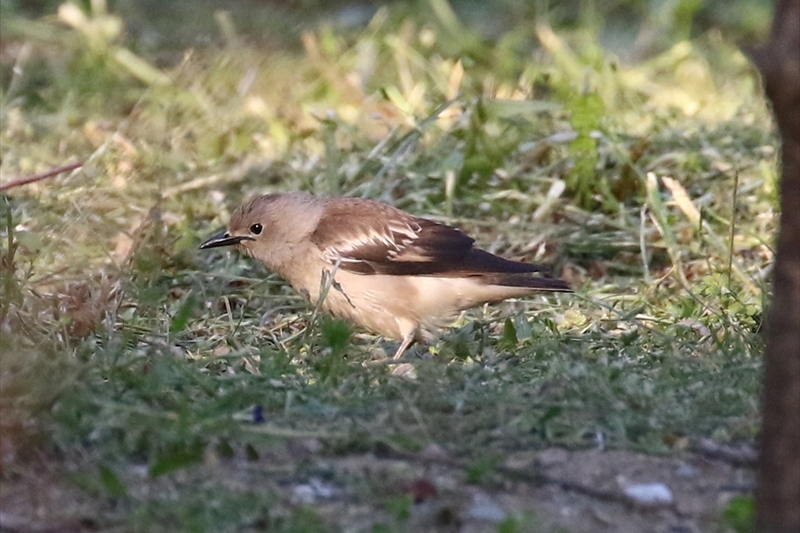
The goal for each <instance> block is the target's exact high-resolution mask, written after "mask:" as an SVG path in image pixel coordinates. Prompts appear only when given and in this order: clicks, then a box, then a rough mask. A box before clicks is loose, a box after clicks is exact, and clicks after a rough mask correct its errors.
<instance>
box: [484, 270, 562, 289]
mask: <svg viewBox="0 0 800 533" xmlns="http://www.w3.org/2000/svg"><path fill="white" fill-rule="evenodd" d="M478 277H479V279H480V281H481V282H482V283H484V284H486V285H495V286H501V287H520V288H525V289H535V290H539V291H550V292H572V289H571V288H570V286H569V283H567V282H566V281H564V280H563V279H557V278H543V277H538V276H531V275H530V274H522V273H512V274H483V275H481V276H478Z"/></svg>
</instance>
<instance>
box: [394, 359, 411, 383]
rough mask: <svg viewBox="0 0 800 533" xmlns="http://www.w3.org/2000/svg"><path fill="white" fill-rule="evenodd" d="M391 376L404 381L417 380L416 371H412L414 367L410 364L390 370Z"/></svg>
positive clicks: (400, 365) (403, 364)
mask: <svg viewBox="0 0 800 533" xmlns="http://www.w3.org/2000/svg"><path fill="white" fill-rule="evenodd" d="M392 375H393V376H397V377H401V378H406V379H417V371H416V370H414V365H412V364H411V363H402V364H399V365H397V366H396V367H395V368H394V370H392Z"/></svg>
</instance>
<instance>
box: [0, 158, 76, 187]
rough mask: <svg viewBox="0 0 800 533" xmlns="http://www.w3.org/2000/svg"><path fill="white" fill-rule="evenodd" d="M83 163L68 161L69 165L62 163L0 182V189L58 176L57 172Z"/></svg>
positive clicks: (65, 170)
mask: <svg viewBox="0 0 800 533" xmlns="http://www.w3.org/2000/svg"><path fill="white" fill-rule="evenodd" d="M82 166H83V163H81V162H78V163H70V164H69V165H64V166H61V167H56V168H52V169H50V170H48V171H47V172H43V173H41V174H34V175H33V176H26V177H24V178H18V179H15V180H11V181H9V182H6V183H0V191H7V190H8V189H11V188H13V187H19V186H21V185H27V184H29V183H35V182H37V181H42V180H46V179H47V178H52V177H53V176H58V175H59V174H63V173H64V172H69V171H71V170H75V169H78V168H81V167H82Z"/></svg>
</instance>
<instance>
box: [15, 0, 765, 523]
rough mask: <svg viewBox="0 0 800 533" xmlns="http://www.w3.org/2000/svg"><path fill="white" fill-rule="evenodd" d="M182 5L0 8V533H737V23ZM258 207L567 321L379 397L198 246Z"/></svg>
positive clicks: (752, 361)
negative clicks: (515, 284) (523, 267)
mask: <svg viewBox="0 0 800 533" xmlns="http://www.w3.org/2000/svg"><path fill="white" fill-rule="evenodd" d="M89 4H91V5H89ZM215 6H216V3H214V2H211V1H202V2H193V3H188V2H187V3H179V2H173V3H159V2H155V1H152V2H151V1H146V2H132V1H120V2H118V3H117V4H115V5H110V6H106V3H105V1H104V0H94V1H92V2H85V3H81V4H80V5H78V4H70V3H63V4H61V3H59V2H54V1H42V2H37V3H35V5H27V4H25V5H23V3H21V2H13V1H10V2H0V15H2V16H0V30H2V34H1V35H0V90H1V91H2V93H1V94H2V96H1V97H0V157H2V160H0V187H2V188H3V189H4V190H3V192H2V193H0V194H2V197H0V240H1V241H2V242H1V243H0V247H1V248H0V254H2V255H1V256H0V272H1V273H2V279H0V291H2V292H1V293H0V347H2V352H0V409H2V411H0V415H1V416H0V437H2V440H0V530H2V531H6V530H7V531H40V532H44V531H79V532H83V531H119V532H122V531H125V532H127V531H137V532H138V531H176V532H178V531H192V532H223V531H231V532H234V531H287V532H288V531H296V532H300V531H374V532H390V531H439V530H441V531H498V532H517V531H520V532H521V531H537V532H538V531H547V532H550V531H553V532H555V531H568V532H581V531H587V532H588V531H631V532H635V531H645V530H650V531H655V530H659V531H660V530H664V531H666V530H669V531H736V532H742V531H748V520H749V516H750V512H751V511H750V508H751V505H752V502H751V497H750V495H751V493H752V489H753V473H752V471H751V470H750V469H751V467H752V460H751V457H752V448H753V443H754V439H755V436H756V433H757V431H758V427H759V412H758V398H759V386H760V385H759V384H760V378H761V367H762V363H761V354H762V351H763V344H764V343H763V338H762V322H763V313H764V308H765V304H766V300H767V299H768V297H769V294H768V288H769V284H770V271H771V270H770V267H771V264H772V260H773V249H772V246H771V244H772V239H773V235H774V234H775V230H776V227H777V212H776V206H777V201H776V179H777V172H776V161H777V147H778V143H777V138H776V136H775V132H774V130H773V126H772V121H771V117H770V114H769V108H768V106H767V104H766V103H765V100H764V98H763V95H762V89H761V86H760V83H759V79H758V76H757V73H756V70H755V68H754V67H753V65H752V64H751V63H750V62H749V61H748V59H747V57H746V56H745V55H744V53H743V52H742V51H741V49H740V48H741V47H744V46H748V45H749V44H753V43H756V42H758V41H759V40H761V39H763V38H765V35H766V33H767V31H768V24H769V19H770V16H771V6H770V5H766V4H763V3H749V2H745V1H739V2H734V3H733V4H730V5H729V4H727V3H725V4H723V3H710V4H708V5H706V6H699V5H696V4H695V3H691V2H674V3H668V2H662V3H660V4H653V5H650V4H645V3H642V2H637V1H635V0H618V1H616V2H609V3H599V4H597V3H593V2H571V3H564V4H562V5H560V6H550V7H548V6H547V4H546V3H527V2H522V1H511V0H509V1H506V2H502V3H498V5H497V6H495V7H494V8H491V9H490V8H488V7H486V6H483V5H482V4H480V3H476V2H467V1H462V2H454V3H453V4H452V5H451V4H448V3H447V2H446V0H428V1H419V2H413V3H404V2H389V3H386V4H381V5H378V4H356V3H347V2H339V3H334V4H327V3H322V2H319V3H317V2H314V1H308V2H294V3H292V2H274V3H273V2H251V1H244V0H242V1H240V2H231V3H229V4H226V10H221V9H218V8H217V7H215ZM71 163H80V164H81V166H80V167H79V168H74V169H72V170H67V171H63V172H59V173H57V174H54V175H52V176H49V177H47V178H44V179H41V180H36V181H33V182H31V183H28V184H25V185H14V183H13V181H14V180H16V179H18V178H24V177H31V176H36V175H37V174H40V173H45V172H47V171H49V170H51V169H54V168H57V167H62V166H64V165H68V164H71ZM293 190H305V191H309V192H313V193H315V194H318V195H336V196H361V197H367V198H372V199H376V200H381V201H384V202H387V203H390V204H392V205H395V206H397V207H399V208H401V209H404V210H406V211H409V212H411V213H414V214H417V215H422V216H427V217H431V218H434V219H436V220H440V221H443V222H446V223H448V224H452V225H455V226H458V227H460V228H462V229H464V230H465V231H467V232H468V233H470V234H471V235H472V236H474V237H475V238H476V240H477V243H478V244H479V245H480V246H481V247H483V248H484V249H487V250H490V251H492V252H494V253H497V254H500V255H503V256H505V257H510V258H515V259H520V260H525V261H531V262H541V263H546V264H551V265H553V266H554V268H555V271H556V273H557V274H559V275H560V276H561V277H563V278H564V279H566V280H568V281H569V282H570V283H571V284H572V285H573V287H574V289H575V293H574V294H558V295H546V296H537V297H534V298H529V299H525V300H518V301H509V302H505V303H503V304H500V305H495V306H486V307H483V308H479V309H475V310H472V311H470V312H467V313H465V314H463V315H462V316H460V317H459V319H458V321H457V322H456V323H455V324H454V325H453V327H451V328H449V329H447V330H445V331H444V332H443V333H442V336H441V337H440V338H439V339H438V340H437V341H436V342H434V343H433V344H431V345H429V346H428V345H420V346H417V347H415V348H414V349H413V350H411V352H410V353H409V355H408V360H409V362H411V363H412V364H413V365H414V366H415V368H416V375H417V377H416V379H413V380H412V379H402V378H397V377H395V376H392V375H391V373H390V372H391V366H390V365H388V364H386V356H387V355H388V356H391V354H392V353H393V351H394V349H395V348H396V344H395V343H393V342H391V341H387V340H384V339H381V338H377V337H374V336H370V335H367V334H365V333H364V332H361V331H359V330H358V329H354V328H353V327H352V326H351V325H350V324H348V323H345V322H340V321H337V320H334V319H331V318H330V317H327V316H324V315H318V314H317V313H315V312H314V309H313V308H312V307H311V306H309V305H308V304H306V303H305V302H304V300H303V299H302V298H301V297H300V296H299V295H297V294H295V293H294V292H293V291H292V290H291V288H289V287H288V286H286V284H285V283H284V282H283V281H282V280H281V279H280V278H278V277H276V276H274V275H272V274H270V273H269V272H267V271H266V270H265V269H264V268H263V267H262V266H261V265H260V264H258V263H256V262H255V261H253V260H251V259H249V258H245V257H242V256H239V255H237V254H236V253H235V252H229V251H225V250H221V251H218V250H213V251H200V250H198V246H199V244H200V243H201V242H202V241H203V240H204V239H205V238H207V237H208V236H210V235H211V234H212V233H213V232H215V231H218V230H219V228H221V227H223V226H224V225H225V224H226V223H227V221H228V219H229V217H230V215H231V213H232V211H233V210H234V209H235V208H236V206H237V205H238V204H239V203H241V202H242V201H243V200H245V199H247V198H248V197H250V196H252V195H255V194H263V193H266V192H275V191H293ZM640 483H663V484H664V485H665V486H666V487H668V489H669V490H670V493H671V496H672V498H671V500H669V501H666V502H650V503H647V502H644V501H642V500H641V499H637V498H636V497H634V496H631V491H626V489H629V488H630V487H632V486H636V485H637V484H640Z"/></svg>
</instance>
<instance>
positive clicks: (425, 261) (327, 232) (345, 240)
mask: <svg viewBox="0 0 800 533" xmlns="http://www.w3.org/2000/svg"><path fill="white" fill-rule="evenodd" d="M311 240H312V242H313V243H314V244H316V245H317V246H318V247H319V248H320V250H322V253H323V257H324V258H325V259H326V260H327V261H328V262H330V263H331V264H335V263H336V261H339V260H341V263H340V266H339V268H342V269H344V270H348V271H351V272H357V273H359V274H384V275H398V276H400V275H404V276H409V275H417V276H420V275H424V276H476V275H482V274H507V273H515V274H519V273H528V272H544V271H547V270H548V269H547V268H546V267H542V266H540V265H532V264H527V263H520V262H517V261H509V260H507V259H503V258H501V257H497V256H495V255H492V254H490V253H489V252H485V251H483V250H479V249H477V248H474V247H473V243H474V242H475V241H474V239H472V238H471V237H470V236H469V235H467V234H465V233H464V232H462V231H461V230H459V229H456V228H453V227H451V226H447V225H445V224H440V223H438V222H434V221H432V220H428V219H424V218H419V217H414V216H411V215H409V214H408V213H404V212H403V211H400V210H398V209H395V208H393V207H391V206H388V205H386V204H381V203H378V202H373V201H370V200H363V199H356V198H347V199H336V200H331V201H329V202H328V204H327V205H326V213H325V215H324V216H323V217H322V219H321V220H320V222H319V225H318V226H317V230H316V231H315V232H314V233H313V234H312V235H311Z"/></svg>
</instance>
